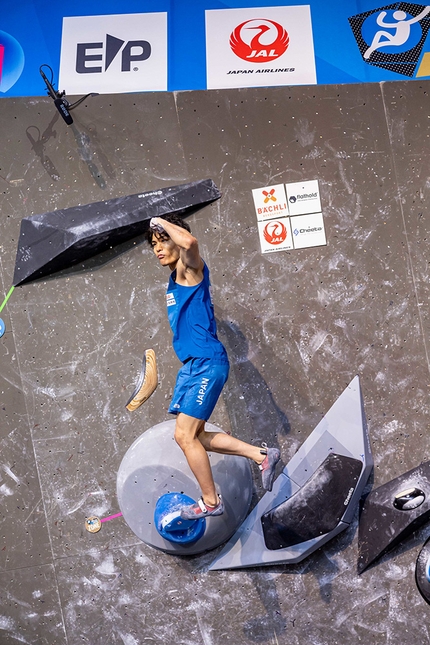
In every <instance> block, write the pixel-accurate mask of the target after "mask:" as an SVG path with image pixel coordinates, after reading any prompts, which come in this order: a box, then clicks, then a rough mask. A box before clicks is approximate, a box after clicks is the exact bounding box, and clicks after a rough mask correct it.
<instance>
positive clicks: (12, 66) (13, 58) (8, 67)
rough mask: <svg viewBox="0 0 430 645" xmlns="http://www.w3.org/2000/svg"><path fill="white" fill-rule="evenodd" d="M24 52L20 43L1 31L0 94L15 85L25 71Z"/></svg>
mask: <svg viewBox="0 0 430 645" xmlns="http://www.w3.org/2000/svg"><path fill="white" fill-rule="evenodd" d="M24 61H25V58H24V50H23V49H22V47H21V45H20V44H19V42H18V41H17V40H16V38H14V37H13V36H11V35H10V34H7V33H6V32H5V31H0V92H2V93H5V92H7V91H8V90H10V88H11V87H13V86H14V85H15V83H16V82H17V80H18V79H19V77H20V76H21V74H22V70H23V69H24Z"/></svg>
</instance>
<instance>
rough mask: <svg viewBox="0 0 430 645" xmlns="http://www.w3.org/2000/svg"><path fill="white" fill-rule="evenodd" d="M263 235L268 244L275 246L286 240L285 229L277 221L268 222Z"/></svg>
mask: <svg viewBox="0 0 430 645" xmlns="http://www.w3.org/2000/svg"><path fill="white" fill-rule="evenodd" d="M263 235H264V239H265V240H266V242H267V243H268V244H273V245H274V246H277V245H278V244H282V242H285V240H286V239H287V228H286V226H285V225H284V224H283V223H282V222H280V221H279V220H270V222H267V224H266V226H265V227H264V229H263Z"/></svg>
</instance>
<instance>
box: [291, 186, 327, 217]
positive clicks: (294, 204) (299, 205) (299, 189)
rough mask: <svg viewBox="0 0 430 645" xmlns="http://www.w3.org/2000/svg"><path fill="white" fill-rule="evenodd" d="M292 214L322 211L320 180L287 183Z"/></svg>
mask: <svg viewBox="0 0 430 645" xmlns="http://www.w3.org/2000/svg"><path fill="white" fill-rule="evenodd" d="M285 189H286V191H287V200H288V209H289V212H290V215H305V214H306V213H319V212H320V211H321V200H320V191H319V187H318V180H317V179H314V180H311V181H302V182H295V183H291V184H285Z"/></svg>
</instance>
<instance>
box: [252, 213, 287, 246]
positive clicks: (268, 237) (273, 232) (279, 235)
mask: <svg viewBox="0 0 430 645" xmlns="http://www.w3.org/2000/svg"><path fill="white" fill-rule="evenodd" d="M258 232H259V235H260V245H261V252H262V253H273V252H275V251H287V250H288V249H292V248H293V240H292V237H291V225H290V218H289V217H280V218H279V219H270V220H267V221H265V222H258Z"/></svg>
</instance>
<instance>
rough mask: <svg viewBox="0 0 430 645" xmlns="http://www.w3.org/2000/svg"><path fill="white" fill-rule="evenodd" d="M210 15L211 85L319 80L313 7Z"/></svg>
mask: <svg viewBox="0 0 430 645" xmlns="http://www.w3.org/2000/svg"><path fill="white" fill-rule="evenodd" d="M205 15H206V71H207V87H208V89H222V88H228V87H266V86H275V85H301V84H307V85H311V84H315V83H316V82H317V81H316V69H315V56H314V44H313V35H312V24H311V14H310V7H309V5H300V6H292V7H253V8H247V9H215V10H208V11H206V12H205Z"/></svg>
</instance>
